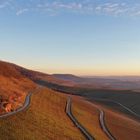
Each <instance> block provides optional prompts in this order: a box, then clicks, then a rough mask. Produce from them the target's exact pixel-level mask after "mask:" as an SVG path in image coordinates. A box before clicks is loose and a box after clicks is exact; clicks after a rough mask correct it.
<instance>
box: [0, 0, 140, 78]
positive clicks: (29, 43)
mask: <svg viewBox="0 0 140 140" xmlns="http://www.w3.org/2000/svg"><path fill="white" fill-rule="evenodd" d="M0 59H1V60H5V61H10V62H13V63H16V64H19V65H22V66H24V67H27V68H31V69H35V70H40V71H43V72H46V73H72V74H77V75H140V1H139V0H133V1H132V2H131V0H0Z"/></svg>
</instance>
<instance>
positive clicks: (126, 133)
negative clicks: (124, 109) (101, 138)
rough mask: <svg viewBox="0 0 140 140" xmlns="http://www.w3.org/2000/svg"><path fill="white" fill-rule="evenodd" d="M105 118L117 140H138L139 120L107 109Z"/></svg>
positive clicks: (139, 132)
mask: <svg viewBox="0 0 140 140" xmlns="http://www.w3.org/2000/svg"><path fill="white" fill-rule="evenodd" d="M105 120H106V125H107V127H109V129H110V130H111V132H112V134H113V135H114V136H115V137H116V139H117V140H130V139H131V140H140V122H138V121H136V120H134V119H131V118H128V117H126V116H125V115H122V114H118V113H115V112H113V111H109V110H107V111H106V117H105Z"/></svg>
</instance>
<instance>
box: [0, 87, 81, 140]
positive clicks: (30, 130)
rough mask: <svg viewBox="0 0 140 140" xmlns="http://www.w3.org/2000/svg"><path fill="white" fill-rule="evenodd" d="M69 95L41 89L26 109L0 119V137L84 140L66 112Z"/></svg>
mask: <svg viewBox="0 0 140 140" xmlns="http://www.w3.org/2000/svg"><path fill="white" fill-rule="evenodd" d="M66 99H67V98H66V97H65V96H64V95H61V94H58V93H55V92H54V91H52V90H49V89H40V90H39V91H38V92H36V93H34V94H33V95H32V100H31V104H30V107H29V108H28V109H27V110H25V111H23V112H20V113H18V114H16V115H14V116H10V117H8V118H4V119H0V140H9V139H10V140H84V137H83V135H82V134H81V133H80V131H79V130H78V129H77V128H76V127H75V126H74V125H73V123H72V122H71V120H70V119H69V118H68V117H67V115H66V113H65V104H66Z"/></svg>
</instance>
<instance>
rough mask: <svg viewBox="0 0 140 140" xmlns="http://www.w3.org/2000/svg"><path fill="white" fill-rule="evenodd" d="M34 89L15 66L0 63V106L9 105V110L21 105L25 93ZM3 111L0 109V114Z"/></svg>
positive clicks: (31, 83)
mask: <svg viewBox="0 0 140 140" xmlns="http://www.w3.org/2000/svg"><path fill="white" fill-rule="evenodd" d="M34 88H36V84H35V83H34V82H33V81H31V80H30V79H28V78H27V77H25V76H24V75H22V74H21V73H20V71H18V70H17V69H16V66H15V65H13V64H10V63H6V62H3V61H0V104H2V102H5V106H7V105H8V104H10V105H11V109H15V108H17V107H18V106H19V105H21V104H22V103H23V101H24V98H25V97H26V95H27V93H28V92H29V91H30V90H32V89H34ZM2 112H5V109H2V108H0V113H2Z"/></svg>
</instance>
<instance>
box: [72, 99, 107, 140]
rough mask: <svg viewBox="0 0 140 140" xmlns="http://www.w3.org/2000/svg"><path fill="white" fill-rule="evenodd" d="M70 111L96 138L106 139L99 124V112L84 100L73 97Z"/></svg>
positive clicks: (98, 139) (99, 139)
mask: <svg viewBox="0 0 140 140" xmlns="http://www.w3.org/2000/svg"><path fill="white" fill-rule="evenodd" d="M72 111H73V114H74V116H75V117H76V118H77V119H78V121H79V122H80V123H81V124H82V125H83V126H84V127H85V128H86V129H87V130H88V131H89V132H90V133H91V134H92V136H94V137H95V139H96V140H108V138H107V136H106V135H105V134H104V132H103V131H102V130H101V127H100V124H99V112H98V110H97V109H96V108H94V107H93V106H91V105H90V104H88V103H87V102H86V101H84V100H81V99H79V98H76V97H74V98H73V102H72Z"/></svg>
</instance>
